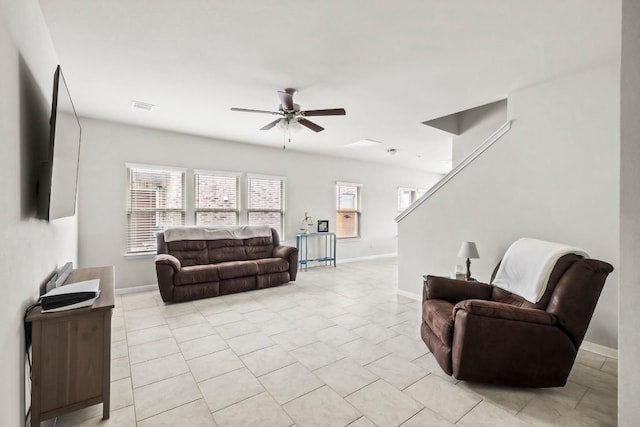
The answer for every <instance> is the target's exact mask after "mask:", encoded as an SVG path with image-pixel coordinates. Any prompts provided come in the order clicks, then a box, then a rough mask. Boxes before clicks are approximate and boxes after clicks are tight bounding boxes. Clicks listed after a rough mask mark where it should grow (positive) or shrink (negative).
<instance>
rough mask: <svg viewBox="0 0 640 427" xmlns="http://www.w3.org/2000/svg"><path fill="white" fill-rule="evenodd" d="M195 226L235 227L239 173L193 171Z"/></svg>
mask: <svg viewBox="0 0 640 427" xmlns="http://www.w3.org/2000/svg"><path fill="white" fill-rule="evenodd" d="M194 179H195V197H196V200H195V214H196V224H197V225H213V226H229V225H237V224H238V218H239V217H240V209H239V203H238V183H239V181H240V174H239V173H229V172H208V171H198V170H196V171H194Z"/></svg>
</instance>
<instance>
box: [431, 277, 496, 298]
mask: <svg viewBox="0 0 640 427" xmlns="http://www.w3.org/2000/svg"><path fill="white" fill-rule="evenodd" d="M491 289H492V287H491V286H489V285H487V284H486V283H481V282H472V281H467V280H456V279H449V278H446V277H439V276H427V279H426V280H425V281H424V292H423V300H428V299H443V300H445V301H449V302H450V303H452V304H455V303H457V302H459V301H463V300H466V299H483V300H488V299H489V298H491Z"/></svg>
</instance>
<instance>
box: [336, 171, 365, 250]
mask: <svg viewBox="0 0 640 427" xmlns="http://www.w3.org/2000/svg"><path fill="white" fill-rule="evenodd" d="M360 189H361V186H360V184H352V183H344V182H338V183H336V237H359V236H360V214H361V208H360Z"/></svg>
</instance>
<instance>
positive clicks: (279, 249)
mask: <svg viewBox="0 0 640 427" xmlns="http://www.w3.org/2000/svg"><path fill="white" fill-rule="evenodd" d="M294 252H298V249H297V248H296V247H294V246H274V247H273V257H274V258H282V259H285V260H288V259H289V256H290V255H291V254H292V253H294Z"/></svg>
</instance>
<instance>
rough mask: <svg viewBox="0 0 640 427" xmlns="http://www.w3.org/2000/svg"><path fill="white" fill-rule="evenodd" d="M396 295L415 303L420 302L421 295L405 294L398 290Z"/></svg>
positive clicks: (405, 292)
mask: <svg viewBox="0 0 640 427" xmlns="http://www.w3.org/2000/svg"><path fill="white" fill-rule="evenodd" d="M397 294H398V295H401V296H403V297H407V298H411V299H414V300H416V301H422V295H418V294H414V293H413V292H407V291H403V290H402V289H398V291H397Z"/></svg>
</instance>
